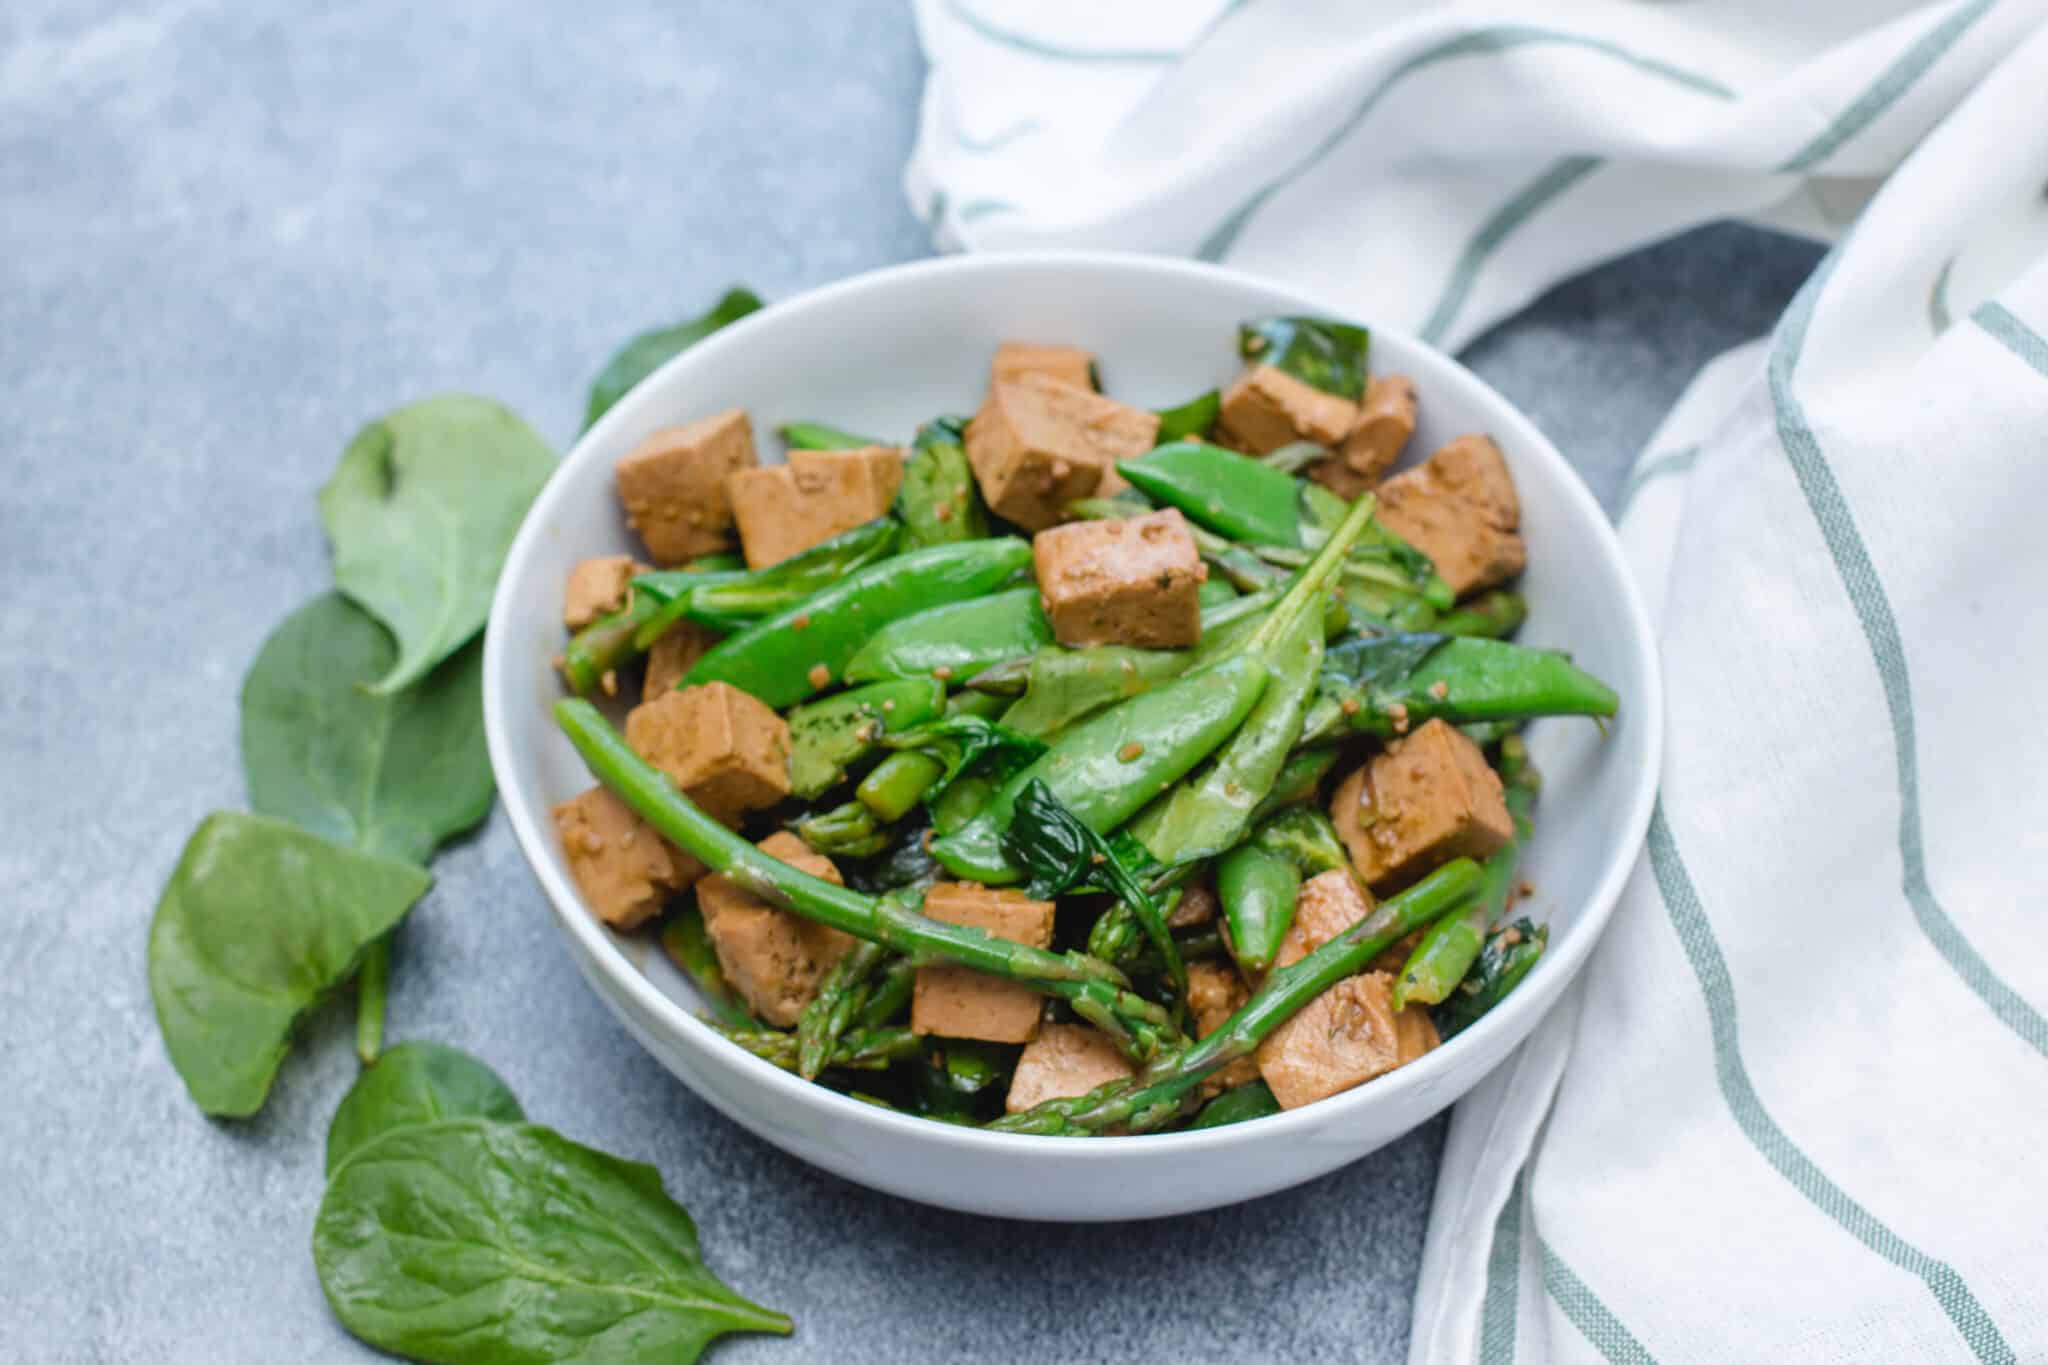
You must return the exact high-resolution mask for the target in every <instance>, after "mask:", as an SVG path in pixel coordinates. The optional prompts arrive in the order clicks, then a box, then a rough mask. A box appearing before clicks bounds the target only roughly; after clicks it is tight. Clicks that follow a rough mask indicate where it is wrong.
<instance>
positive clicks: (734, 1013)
mask: <svg viewBox="0 0 2048 1365" xmlns="http://www.w3.org/2000/svg"><path fill="white" fill-rule="evenodd" d="M661 947H662V951H663V952H665V953H667V954H668V958H669V961H671V962H673V963H675V964H676V967H677V969H678V970H680V971H681V972H682V973H683V975H685V976H687V977H689V978H690V981H691V983H692V984H694V985H695V986H696V987H697V990H698V992H699V993H700V994H701V995H702V996H703V997H704V1006H705V1008H706V1010H707V1011H709V1013H710V1014H711V1016H712V1017H713V1018H714V1019H715V1020H717V1022H719V1023H721V1024H724V1025H727V1026H728V1027H731V1028H746V1029H752V1028H759V1027H761V1025H760V1023H759V1021H757V1020H756V1019H755V1018H754V1016H753V1015H751V1014H749V1013H747V1007H746V1006H745V1005H742V1004H741V1003H740V1002H739V997H738V996H736V995H734V994H733V990H732V987H731V986H729V985H727V984H726V980H725V973H724V972H723V971H721V970H720V969H719V966H718V953H717V950H715V949H714V948H713V947H712V946H711V936H710V935H709V934H707V933H705V932H704V916H703V915H702V914H701V913H699V912H698V910H697V907H696V905H695V904H694V903H692V904H690V905H687V906H685V907H684V908H683V909H682V910H680V911H678V912H677V913H675V914H674V915H672V916H670V917H669V921H668V923H666V924H664V925H662V926H661Z"/></svg>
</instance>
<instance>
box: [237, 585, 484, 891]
mask: <svg viewBox="0 0 2048 1365" xmlns="http://www.w3.org/2000/svg"><path fill="white" fill-rule="evenodd" d="M396 653H397V651H396V650H395V649H394V648H393V647H392V644H391V637H390V635H389V634H388V633H386V631H385V629H384V627H382V626H380V625H378V624H377V622H376V620H375V619H374V618H373V617H371V616H370V615H369V614H368V613H367V612H365V611H363V610H362V609H361V608H359V607H357V606H356V605H355V604H354V603H352V602H350V601H349V600H348V599H347V598H345V597H343V596H342V595H341V594H339V593H326V594H324V595H322V596H320V597H316V598H314V599H313V600H312V601H311V602H308V603H307V604H306V605H305V606H303V607H301V608H299V609H298V610H297V611H295V612H293V613H292V614H291V615H290V616H288V617H286V618H285V619H284V623H283V624H282V625H280V626H278V628H277V629H276V630H274V631H272V632H271V635H270V638H269V639H268V640H266V641H265V642H264V644H263V648H262V650H261V652H259V653H258V654H257V656H256V662H255V663H254V664H252V665H251V666H250V668H249V673H248V676H247V677H245V678H244V679H243V680H242V769H243V772H244V773H245V774H246V775H247V778H248V783H249V805H250V807H251V808H253V809H254V810H255V812H256V813H257V814H258V815H270V816H275V817H277V818H278V819H281V820H289V821H291V822H292V823H293V824H295V825H298V826H299V827H300V828H301V829H306V830H311V831H312V832H313V833H315V834H318V835H321V836H323V837H325V838H328V839H332V840H334V841H335V842H336V843H341V844H349V845H351V846H353V847H355V848H357V849H360V850H361V851H363V852H364V853H377V854H382V855H384V856H385V857H389V858H401V859H404V860H405V861H407V862H414V863H424V862H425V861H426V860H427V858H428V857H429V856H430V855H431V854H432V853H433V851H434V849H435V847H436V846H437V845H438V844H439V843H440V842H441V841H442V840H443V839H446V838H448V837H450V836H451V835H454V834H458V833H460V832H461V831H463V830H465V829H468V828H469V827H470V826H472V825H474V824H475V823H476V822H477V821H479V820H481V819H483V818H484V816H485V815H486V814H488V813H489V812H490V809H491V793H492V784H491V761H490V755H489V754H488V753H486V752H485V748H484V718H483V699H482V697H483V694H482V686H481V683H482V672H483V670H482V664H483V641H482V640H480V639H479V640H472V641H471V642H470V643H469V644H467V645H465V646H463V647H462V648H461V649H460V650H458V651H457V652H456V654H455V655H454V657H452V658H450V659H449V660H448V661H447V662H445V663H443V664H442V665H441V666H440V667H439V668H436V669H435V670H434V671H433V672H432V673H429V674H428V675H427V676H426V677H424V678H422V679H421V680H420V681H419V683H418V684H416V685H415V686H413V687H409V688H406V689H405V690H404V691H401V692H396V693H387V694H382V695H379V694H376V693H372V692H370V691H368V690H367V689H366V687H365V684H368V683H372V682H375V681H376V680H377V679H378V678H381V677H383V676H384V675H385V674H386V673H387V672H389V671H390V668H391V664H392V661H393V658H394V656H395V655H396Z"/></svg>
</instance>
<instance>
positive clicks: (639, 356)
mask: <svg viewBox="0 0 2048 1365" xmlns="http://www.w3.org/2000/svg"><path fill="white" fill-rule="evenodd" d="M762 306H763V305H762V303H761V298H760V295H758V294H756V293H755V292H754V291H753V290H751V289H747V288H744V287H735V288H732V289H728V290H726V291H725V295H724V297H722V298H720V299H719V300H718V302H717V303H714V304H712V305H711V311H709V312H708V313H705V314H704V315H703V316H702V317H695V318H687V319H685V320H684V321H682V322H679V323H677V324H676V325H675V326H673V327H657V328H656V329H655V330H653V331H651V332H642V333H641V334H640V335H639V336H636V337H634V338H633V339H632V340H631V341H629V342H627V343H626V344H625V345H624V346H621V347H620V348H619V349H618V352H617V353H616V354H614V355H613V356H612V358H611V359H610V360H608V361H606V362H605V366H604V368H603V369H602V370H599V371H598V374H597V378H595V379H593V380H591V381H590V405H589V407H588V408H587V409H586V410H585V411H584V414H583V429H584V430H585V431H588V430H590V429H591V428H592V427H593V426H596V425H597V419H598V418H600V417H602V416H604V415H605V413H607V412H609V411H610V410H611V406H612V404H614V403H616V402H618V401H619V400H620V399H621V398H624V397H625V396H626V395H627V394H628V393H629V392H631V391H632V388H633V386H634V385H636V384H638V383H639V382H640V381H641V380H643V379H645V378H646V377H647V376H648V375H650V374H653V373H654V372H655V371H656V370H658V369H660V368H661V367H662V366H663V365H664V364H666V363H667V362H668V361H669V360H671V359H672V358H674V357H675V356H679V355H681V354H682V353H683V352H684V351H687V350H689V349H690V348H691V347H692V346H695V345H696V344H697V343H698V342H700V341H702V340H703V339H704V338H705V337H708V336H710V335H711V334H712V333H713V332H715V331H717V330H718V329H719V328H721V327H724V326H727V325H728V324H730V323H735V322H738V321H739V320H740V319H741V318H743V317H745V316H746V315H747V314H749V313H753V312H757V311H759V310H760V309H761V307H762Z"/></svg>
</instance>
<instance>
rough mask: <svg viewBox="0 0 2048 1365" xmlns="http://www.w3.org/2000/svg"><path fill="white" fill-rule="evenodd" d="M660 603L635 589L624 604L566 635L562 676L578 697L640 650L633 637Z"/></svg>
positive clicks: (636, 655)
mask: <svg viewBox="0 0 2048 1365" xmlns="http://www.w3.org/2000/svg"><path fill="white" fill-rule="evenodd" d="M661 609H662V604H661V603H660V602H659V601H657V600H655V599H654V598H653V597H650V596H649V595H647V594H646V593H641V592H635V593H632V594H630V595H629V596H628V597H627V598H626V605H624V606H623V607H620V608H619V609H618V610H617V611H614V612H610V613H608V614H607V615H604V616H601V617H599V618H598V619H597V620H595V621H592V622H591V623H590V624H589V625H587V626H585V627H584V628H583V629H581V630H579V631H577V632H576V633H575V634H574V635H572V636H570V637H569V643H568V644H567V645H566V646H565V647H564V648H563V650H562V659H561V669H562V677H563V679H564V680H565V681H566V682H567V683H568V684H569V690H570V691H572V692H574V693H575V694H576V695H577V696H579V697H584V696H588V695H590V693H592V692H594V691H596V690H598V689H599V688H600V687H602V686H603V685H604V679H605V675H606V674H610V673H615V672H616V671H617V670H619V669H621V668H624V667H625V666H626V665H627V664H629V663H631V662H632V661H633V660H634V659H636V658H638V657H639V656H640V655H641V654H642V653H643V652H644V647H643V646H638V645H636V644H635V640H634V637H635V636H637V635H638V634H639V633H640V628H641V627H642V626H644V625H646V624H647V622H649V621H651V620H653V619H654V616H655V614H656V613H658V612H659V611H660V610H661Z"/></svg>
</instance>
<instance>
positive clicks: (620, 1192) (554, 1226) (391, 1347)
mask: <svg viewBox="0 0 2048 1365" xmlns="http://www.w3.org/2000/svg"><path fill="white" fill-rule="evenodd" d="M313 1265H314V1268H315V1269H316V1270H317V1271H318V1272H319V1275H320V1287H321V1289H322V1290H323V1291H324V1292H325V1293H326V1295H327V1302H328V1304H329V1305H330V1306H331V1307H332V1308H333V1309H334V1313H335V1316H336V1317H338V1318H340V1319H341V1322H342V1325H343V1326H344V1327H346V1328H348V1330H349V1331H351V1332H353V1333H354V1334H355V1335H356V1336H358V1337H360V1338H362V1339H363V1340H364V1341H366V1342H368V1343H369V1344H370V1345H372V1346H375V1347H377V1348H378V1349H380V1350H385V1351H390V1352H392V1353H393V1354H399V1355H406V1356H410V1357H412V1358H413V1359H415V1360H426V1361H441V1362H465V1363H466V1362H477V1363H479V1365H482V1363H484V1362H488V1365H517V1363H519V1362H527V1363H529V1365H542V1363H543V1362H555V1361H590V1362H596V1361H609V1360H645V1361H654V1360H662V1361H677V1362H688V1361H694V1360H695V1359H697V1357H698V1355H699V1354H701V1353H702V1351H703V1349H704V1347H705V1346H706V1345H708V1344H709V1343H710V1342H711V1341H712V1340H714V1339H715V1338H717V1337H720V1336H722V1335H724V1334H726V1333H728V1332H776V1333H787V1332H788V1331H789V1330H790V1321H789V1319H788V1318H787V1317H785V1316H783V1315H782V1314H780V1313H776V1312H771V1311H769V1310H768V1309H765V1308H762V1307H760V1306H759V1305H757V1304H754V1303H750V1302H749V1301H747V1300H746V1299H743V1298H741V1297H740V1296H739V1295H737V1294H735V1293H733V1292H732V1291H731V1290H730V1289H728V1288H726V1287H725V1285H724V1284H722V1283H720V1282H719V1280H718V1279H717V1278H716V1277H715V1276H713V1275H712V1274H711V1272H710V1271H709V1270H707V1269H706V1268H705V1266H704V1260H703V1256H702V1253H701V1252H700V1251H699V1249H698V1245H697V1229H696V1226H695V1225H694V1224H693V1223H692V1222H691V1221H690V1216H689V1214H687V1213H685V1212H684V1211H683V1209H682V1208H681V1207H680V1206H678V1205H677V1204H676V1203H675V1202H674V1201H673V1200H671V1199H670V1198H669V1197H668V1194H667V1192H666V1191H665V1190H663V1188H662V1184H661V1173H660V1172H658V1171H656V1170H655V1169H654V1168H653V1167H652V1166H645V1165H642V1164H640V1163H638V1162H631V1161H621V1160H619V1159H618V1158H616V1157H612V1156H607V1155H605V1154H604V1153H603V1152H598V1151H593V1150H591V1149H590V1148H588V1147H583V1146H580V1145H578V1144H576V1143H574V1142H571V1141H569V1140H568V1139H567V1138H565V1137H562V1136H561V1135H560V1134H558V1133H555V1132H553V1131H551V1130H549V1129H546V1128H541V1127H538V1126H536V1125H533V1124H525V1123H493V1122H490V1121H487V1120H484V1119H475V1118H465V1119H449V1120H444V1121H442V1122H439V1123H429V1124H422V1125H418V1126H415V1127H407V1128H400V1129H397V1130H395V1131H393V1132H390V1133H387V1134H385V1135H384V1136H383V1137H381V1138H378V1139H377V1140H376V1141H374V1142H371V1143H370V1144H369V1145H367V1146H365V1147H362V1148H360V1149H358V1150H357V1151H356V1153H355V1154H354V1155H353V1156H352V1157H350V1158H349V1159H348V1160H346V1161H344V1162H343V1163H342V1164H341V1166H340V1168H339V1169H337V1170H336V1171H335V1172H334V1174H333V1177H332V1178H331V1179H330V1180H329V1181H328V1185H327V1194H326V1197H325V1198H323V1199H322V1200H321V1201H320V1212H319V1215H318V1217H317V1218H316V1219H315V1220H314V1224H313Z"/></svg>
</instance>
